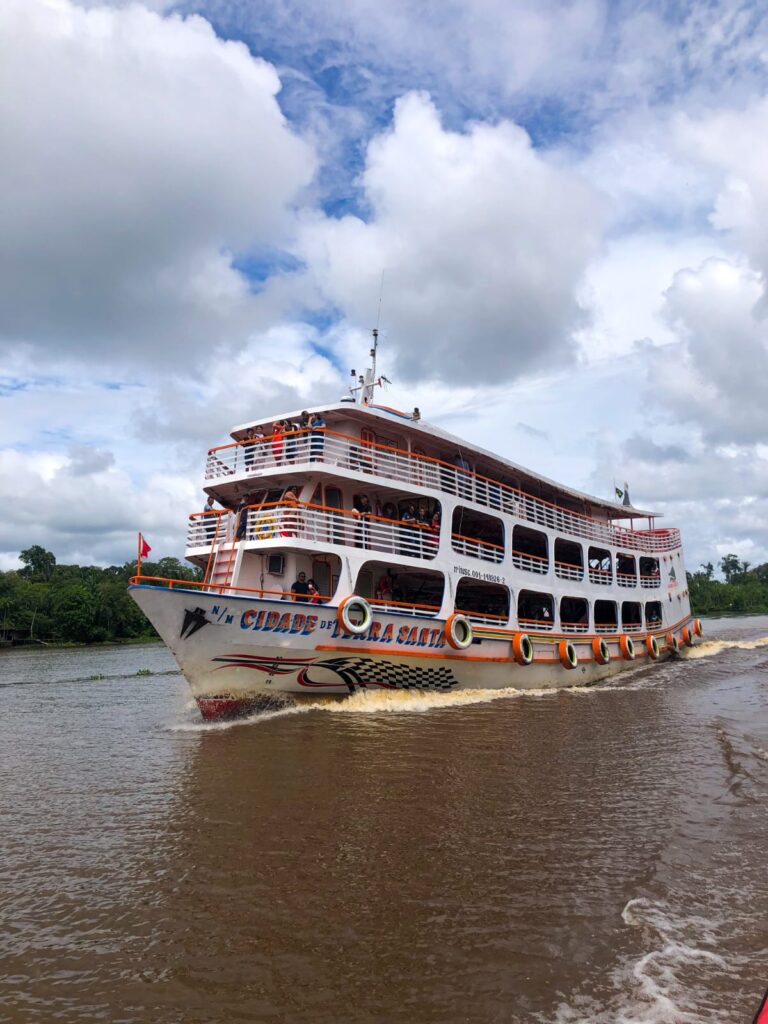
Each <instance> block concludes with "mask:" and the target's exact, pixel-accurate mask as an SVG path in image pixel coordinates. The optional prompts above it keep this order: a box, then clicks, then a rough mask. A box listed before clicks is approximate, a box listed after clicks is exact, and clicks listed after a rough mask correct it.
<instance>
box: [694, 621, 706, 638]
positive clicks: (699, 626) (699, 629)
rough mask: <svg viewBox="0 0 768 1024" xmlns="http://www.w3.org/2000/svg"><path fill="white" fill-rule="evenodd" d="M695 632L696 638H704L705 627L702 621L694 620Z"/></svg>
mask: <svg viewBox="0 0 768 1024" xmlns="http://www.w3.org/2000/svg"><path fill="white" fill-rule="evenodd" d="M693 632H694V633H695V634H696V636H704V627H703V626H702V624H701V619H694V620H693Z"/></svg>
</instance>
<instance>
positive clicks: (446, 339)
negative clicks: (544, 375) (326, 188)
mask: <svg viewBox="0 0 768 1024" xmlns="http://www.w3.org/2000/svg"><path fill="white" fill-rule="evenodd" d="M362 184H363V187H364V190H365V195H366V198H367V200H368V202H369V204H370V208H371V215H370V218H369V219H368V221H367V222H365V221H363V220H362V219H360V218H358V217H353V216H346V217H343V218H341V219H332V218H323V217H319V216H313V217H308V218H307V219H306V222H305V227H304V231H303V235H302V236H301V246H302V249H301V251H302V254H303V255H304V258H305V259H306V261H307V263H308V264H309V266H310V268H311V272H312V273H313V274H314V275H315V276H316V278H317V280H318V281H319V284H320V287H321V289H322V291H323V293H324V295H325V296H326V298H327V300H328V301H329V302H331V303H332V304H334V305H336V306H338V307H340V308H341V309H343V310H344V311H345V313H346V315H347V316H348V317H349V318H350V319H351V321H352V322H353V323H355V324H357V325H359V326H363V325H370V324H372V323H373V322H374V318H375V315H376V309H377V307H378V300H379V288H380V281H381V274H382V271H384V323H385V324H386V326H387V328H388V331H389V338H390V341H391V343H392V344H393V345H394V346H395V347H396V349H397V353H398V365H399V368H400V372H401V373H402V374H403V375H404V376H408V377H418V376H421V377H427V376H429V377H436V378H441V379H443V380H448V381H469V382H473V381H475V382H476V381H490V380H498V379H499V377H507V378H510V379H512V378H517V377H520V376H523V375H524V374H525V373H527V372H530V371H532V370H537V369H540V368H542V367H544V366H547V365H551V364H552V363H553V362H555V363H557V362H562V361H566V362H567V361H568V360H570V359H571V358H572V357H573V346H572V342H571V332H572V331H573V330H574V329H575V328H576V326H577V325H579V324H580V323H581V322H582V320H583V310H582V309H581V308H580V306H579V304H578V302H577V300H576V297H575V289H576V286H577V284H578V282H579V279H580V276H581V274H582V273H583V271H584V268H585V266H586V263H587V260H588V259H589V257H590V255H591V254H592V252H593V251H594V247H595V244H596V238H597V234H598V232H599V222H600V214H601V204H600V199H599V196H598V195H597V194H596V193H595V192H594V191H593V190H592V189H591V188H590V187H589V186H588V185H587V184H586V183H585V182H583V181H582V180H581V179H579V178H578V177H577V176H576V175H574V174H572V173H570V172H568V171H566V170H563V169H560V168H557V167H554V166H551V165H550V164H548V163H547V162H546V161H545V160H544V159H543V158H542V157H541V156H540V155H539V154H537V153H536V151H535V150H534V149H533V147H532V146H531V143H530V140H529V138H528V136H527V135H526V133H525V132H524V131H523V130H522V129H520V128H518V127H517V126H515V125H513V124H511V123H509V122H501V123H500V124H498V125H495V126H492V125H488V124H478V123H475V124H472V125H470V126H469V128H468V130H467V131H466V132H464V133H458V132H451V131H447V130H446V129H445V128H444V127H443V126H442V125H441V123H440V120H439V117H438V114H437V111H436V110H435V108H434V106H433V105H432V103H431V102H430V101H429V99H428V98H427V97H426V96H424V95H423V94H411V95H408V96H406V97H404V98H402V99H401V100H399V101H398V103H397V105H396V108H395V117H394V123H393V126H392V129H391V130H390V131H388V132H386V133H384V134H382V135H380V136H378V137H376V138H374V139H373V140H372V142H371V143H370V145H369V147H368V154H367V162H366V168H365V171H364V172H363V176H362Z"/></svg>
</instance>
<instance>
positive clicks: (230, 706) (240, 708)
mask: <svg viewBox="0 0 768 1024" xmlns="http://www.w3.org/2000/svg"><path fill="white" fill-rule="evenodd" d="M196 700H197V706H198V707H199V708H200V714H201V715H202V716H203V718H204V719H205V721H206V722H223V721H226V720H227V719H230V718H246V717H247V716H248V715H255V714H258V712H260V711H279V710H280V709H281V708H285V707H290V706H291V704H292V703H293V701H292V700H291V699H290V698H288V697H287V696H284V695H281V694H277V693H267V694H264V695H262V696H258V697H197V698H196Z"/></svg>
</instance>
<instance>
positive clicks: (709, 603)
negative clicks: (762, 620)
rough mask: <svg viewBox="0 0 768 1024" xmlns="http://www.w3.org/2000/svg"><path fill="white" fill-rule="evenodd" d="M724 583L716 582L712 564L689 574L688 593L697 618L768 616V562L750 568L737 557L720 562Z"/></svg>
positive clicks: (730, 557)
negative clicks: (758, 614) (701, 616)
mask: <svg viewBox="0 0 768 1024" xmlns="http://www.w3.org/2000/svg"><path fill="white" fill-rule="evenodd" d="M719 568H720V571H721V573H722V574H723V579H722V580H719V579H716V578H715V567H714V565H713V564H712V562H707V563H705V564H703V565H702V566H701V567H700V568H699V570H698V571H697V572H689V573H688V592H689V596H690V601H691V609H692V610H693V612H694V614H695V615H714V616H717V615H745V614H749V613H752V614H755V613H763V614H768V562H765V563H763V565H757V566H755V567H754V568H751V567H750V564H749V562H742V561H739V558H738V557H737V556H736V555H726V556H725V557H724V558H721V559H720V562H719Z"/></svg>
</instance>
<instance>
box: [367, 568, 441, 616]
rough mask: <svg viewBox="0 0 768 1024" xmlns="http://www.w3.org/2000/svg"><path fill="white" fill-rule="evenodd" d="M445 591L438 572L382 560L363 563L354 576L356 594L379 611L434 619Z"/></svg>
mask: <svg viewBox="0 0 768 1024" xmlns="http://www.w3.org/2000/svg"><path fill="white" fill-rule="evenodd" d="M444 588H445V577H444V575H443V574H442V573H441V572H436V571H434V570H432V569H422V568H420V567H418V568H411V567H410V566H403V565H398V564H397V563H396V562H388V561H386V560H385V559H382V560H377V561H370V562H365V563H364V565H363V566H362V567H361V569H360V572H359V573H358V575H357V583H356V584H355V593H356V594H359V595H360V597H365V598H366V599H367V600H369V601H370V602H371V605H372V606H373V607H374V608H377V609H379V610H380V611H387V610H389V611H396V612H407V613H408V614H411V615H437V613H438V612H439V611H440V606H441V605H442V603H443V590H444Z"/></svg>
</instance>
